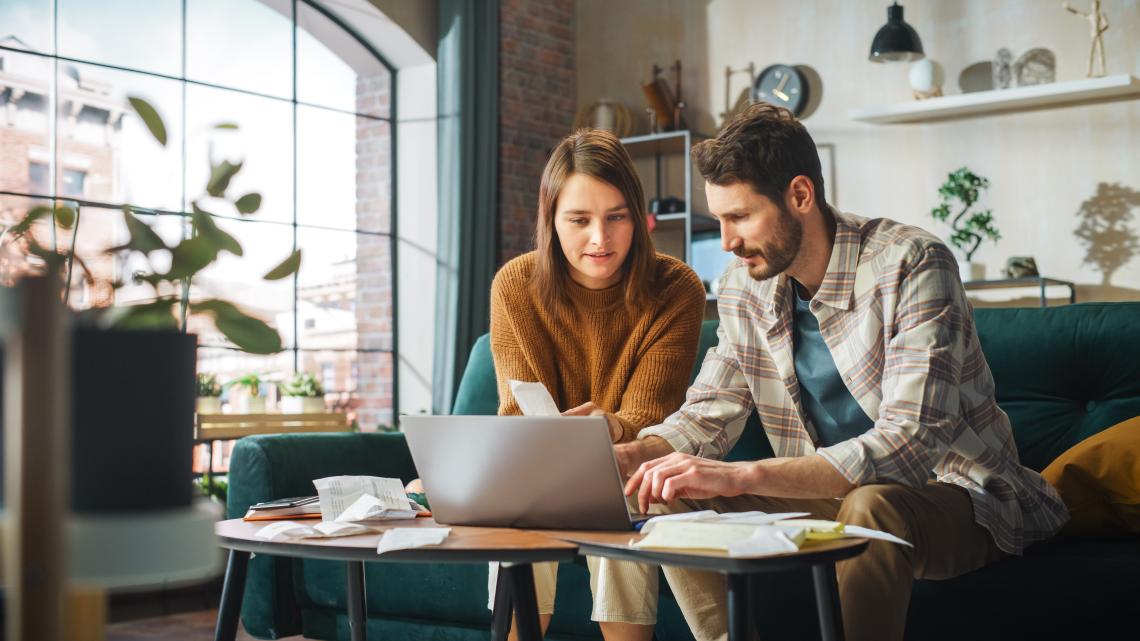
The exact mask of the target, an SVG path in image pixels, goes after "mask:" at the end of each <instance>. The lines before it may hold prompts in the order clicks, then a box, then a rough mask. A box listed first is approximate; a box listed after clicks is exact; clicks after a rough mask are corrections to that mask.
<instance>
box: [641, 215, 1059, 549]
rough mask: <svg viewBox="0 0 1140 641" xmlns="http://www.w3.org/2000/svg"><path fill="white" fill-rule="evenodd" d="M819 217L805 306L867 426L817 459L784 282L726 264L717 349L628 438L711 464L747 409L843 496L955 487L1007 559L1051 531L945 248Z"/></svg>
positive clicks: (906, 231) (1055, 516) (906, 233)
mask: <svg viewBox="0 0 1140 641" xmlns="http://www.w3.org/2000/svg"><path fill="white" fill-rule="evenodd" d="M832 214H833V215H834V217H835V221H836V229H835V245H834V247H833V249H832V251H831V258H830V261H829V263H828V266H827V274H826V275H825V276H824V279H823V283H822V285H821V286H820V289H819V291H818V292H817V293H816V295H815V297H814V298H813V299H812V300H811V303H810V309H811V311H812V313H813V314H815V316H816V318H818V319H819V329H820V334H821V335H822V336H823V339H824V341H825V342H826V343H827V346H828V348H829V350H830V351H831V355H832V357H833V358H834V359H835V365H836V368H837V369H838V370H839V373H840V374H841V375H842V377H843V380H844V382H845V383H846V385H847V388H848V389H849V390H850V391H851V394H852V396H854V398H855V400H856V401H857V402H858V403H859V405H860V407H862V408H863V411H865V412H866V413H867V415H868V416H869V417H871V419H872V420H874V421H875V425H874V427H872V428H871V429H870V430H868V431H867V432H865V433H863V434H861V435H860V436H857V437H855V438H851V439H848V440H846V441H842V442H840V443H837V444H835V445H831V446H829V447H823V448H819V449H816V444H817V443H818V438H817V436H816V432H815V428H814V427H813V426H812V424H811V422H810V420H809V419H808V418H807V416H806V414H805V413H804V410H803V405H802V404H801V401H800V389H799V383H798V381H797V380H796V372H795V366H794V363H793V360H792V330H793V328H792V318H793V306H794V300H793V296H795V292H794V287H793V285H792V284H791V283H790V282H789V279H788V277H787V276H785V275H783V274H781V275H779V276H777V277H776V278H772V279H769V280H766V281H762V282H759V281H756V280H754V279H752V278H751V277H750V276H749V275H748V268H747V265H745V264H744V263H743V262H741V261H735V262H734V263H733V264H732V265H730V266H729V267H728V269H727V270H726V272H725V274H724V276H723V277H722V278H721V285H720V290H719V294H718V297H717V301H718V302H717V307H718V310H719V312H720V328H719V330H718V338H719V343H718V345H717V346H716V347H715V348H712V349H710V350H709V351H708V354H707V355H706V357H705V360H704V362H703V364H702V365H701V371H700V374H699V375H698V376H697V379H696V381H695V382H694V383H693V385H692V386H691V387H690V388H689V391H688V395H687V398H686V401H685V404H684V405H683V406H682V407H681V409H679V410H678V411H677V412H676V413H674V414H673V415H671V416H670V417H668V418H667V419H666V420H665V422H664V423H663V424H661V425H658V426H654V427H650V428H646V429H644V430H642V431H641V433H640V434H639V436H638V437H639V438H645V437H647V436H660V437H662V438H664V439H665V440H666V441H668V442H669V443H670V444H671V445H672V446H673V448H674V449H676V450H677V451H679V452H685V453H689V454H695V455H698V456H702V457H706V458H714V459H721V458H724V456H725V454H727V453H728V451H729V450H730V449H731V448H732V446H733V444H735V443H736V440H737V439H738V438H739V436H740V432H741V430H742V429H743V426H744V422H745V419H746V418H747V417H748V414H749V413H750V412H751V411H752V409H753V408H755V409H756V410H757V412H758V414H759V416H760V421H761V424H762V425H763V427H764V431H765V432H766V433H767V436H768V440H769V441H770V442H771V443H772V449H773V450H774V451H775V453H776V456H781V457H785V456H806V455H809V454H812V453H813V452H814V453H817V454H819V455H820V456H822V457H823V458H824V459H826V460H827V461H828V462H829V463H831V464H832V465H834V466H835V469H837V470H838V471H839V473H840V474H842V475H843V476H844V477H845V478H846V479H847V480H848V481H850V482H851V483H853V484H855V485H866V484H870V483H900V484H903V485H907V486H911V487H919V486H921V485H922V484H924V483H926V482H927V481H929V480H931V479H932V478H934V479H937V480H938V481H940V482H943V483H954V484H956V485H959V486H961V487H964V488H966V489H967V490H969V491H970V496H971V498H972V499H973V505H974V516H975V520H976V521H977V522H978V523H979V524H980V525H982V526H983V527H985V528H987V529H988V530H989V532H990V533H991V534H992V535H993V537H994V541H995V543H996V544H997V546H998V547H999V548H1001V549H1002V550H1005V551H1006V552H1009V553H1012V554H1020V553H1021V552H1022V551H1023V550H1024V548H1025V546H1026V545H1028V544H1029V543H1031V542H1033V541H1036V540H1040V539H1043V538H1046V537H1048V536H1050V535H1052V534H1053V533H1055V532H1056V531H1057V530H1058V529H1059V528H1060V527H1061V525H1063V524H1064V523H1065V521H1066V520H1068V512H1067V510H1066V509H1065V506H1064V504H1063V503H1062V502H1061V499H1060V497H1059V496H1058V495H1057V493H1056V491H1055V490H1054V489H1053V488H1052V486H1050V485H1049V484H1048V483H1047V482H1046V481H1045V480H1044V479H1042V478H1041V476H1040V475H1039V474H1037V473H1036V472H1034V471H1032V470H1030V469H1028V468H1025V467H1023V466H1022V465H1021V464H1020V463H1019V462H1018V457H1017V448H1016V445H1015V444H1014V441H1013V433H1012V430H1011V428H1010V422H1009V417H1008V416H1007V415H1006V413H1005V412H1004V411H1002V410H1001V408H999V407H998V405H997V402H996V401H995V400H994V381H993V376H992V374H991V373H990V368H989V365H988V364H987V363H986V359H985V356H984V355H983V354H982V350H981V345H980V343H979V341H978V335H977V332H976V330H975V329H974V324H973V308H972V307H971V306H970V304H969V302H967V300H966V297H965V291H964V290H963V288H962V283H961V280H960V279H959V277H958V267H957V263H956V261H955V259H954V257H953V255H952V254H951V253H950V251H949V249H947V247H946V246H945V245H944V244H943V243H942V242H940V241H939V240H938V239H937V238H935V237H934V236H932V235H930V234H929V233H927V232H925V231H923V230H921V229H918V228H916V227H910V226H906V225H902V224H899V223H896V222H893V221H889V220H885V219H876V220H868V219H865V218H860V217H857V216H852V215H849V214H842V213H839V212H836V211H834V210H832Z"/></svg>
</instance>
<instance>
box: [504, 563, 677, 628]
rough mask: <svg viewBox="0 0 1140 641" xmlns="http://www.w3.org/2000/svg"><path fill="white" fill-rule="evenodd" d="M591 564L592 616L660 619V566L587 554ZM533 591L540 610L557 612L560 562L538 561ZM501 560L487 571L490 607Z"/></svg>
mask: <svg viewBox="0 0 1140 641" xmlns="http://www.w3.org/2000/svg"><path fill="white" fill-rule="evenodd" d="M586 564H587V565H588V566H589V568H590V592H592V593H593V595H594V608H593V610H592V611H591V613H590V618H591V619H592V620H594V621H601V622H607V623H611V622H612V623H636V624H639V625H653V624H654V623H656V621H657V568H656V567H654V566H649V565H642V564H640V563H631V562H629V561H615V560H614V559H605V558H599V557H594V556H588V557H586ZM533 568H534V592H535V597H536V598H537V600H538V613H539V614H554V595H555V590H556V587H557V584H558V564H557V563H535V564H533ZM498 575H499V564H497V563H492V564H490V568H489V571H488V573H487V609H489V610H493V609H494V605H495V586H496V583H497V579H498Z"/></svg>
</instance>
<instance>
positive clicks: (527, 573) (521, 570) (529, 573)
mask: <svg viewBox="0 0 1140 641" xmlns="http://www.w3.org/2000/svg"><path fill="white" fill-rule="evenodd" d="M503 565H504V567H505V568H506V571H507V578H508V579H510V580H509V581H508V583H509V585H510V592H511V601H512V602H513V603H514V606H515V607H514V611H515V622H516V623H518V626H519V634H518V637H519V641H542V624H541V623H539V621H538V600H537V599H536V598H535V594H534V571H533V569H532V568H531V566H530V564H529V563H511V564H509V565H508V564H503Z"/></svg>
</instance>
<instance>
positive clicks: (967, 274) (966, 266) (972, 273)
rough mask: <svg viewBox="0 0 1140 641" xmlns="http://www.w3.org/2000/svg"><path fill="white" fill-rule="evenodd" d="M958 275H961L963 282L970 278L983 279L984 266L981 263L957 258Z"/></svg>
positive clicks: (984, 276)
mask: <svg viewBox="0 0 1140 641" xmlns="http://www.w3.org/2000/svg"><path fill="white" fill-rule="evenodd" d="M958 275H959V276H961V278H962V282H963V283H968V282H970V281H972V280H985V279H986V266H985V265H984V264H982V263H974V262H969V261H965V260H959V261H958Z"/></svg>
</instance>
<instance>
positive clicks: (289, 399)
mask: <svg viewBox="0 0 1140 641" xmlns="http://www.w3.org/2000/svg"><path fill="white" fill-rule="evenodd" d="M324 411H325V399H324V398H322V397H320V396H283V397H281V413H282V414H320V413H321V412H324Z"/></svg>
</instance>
